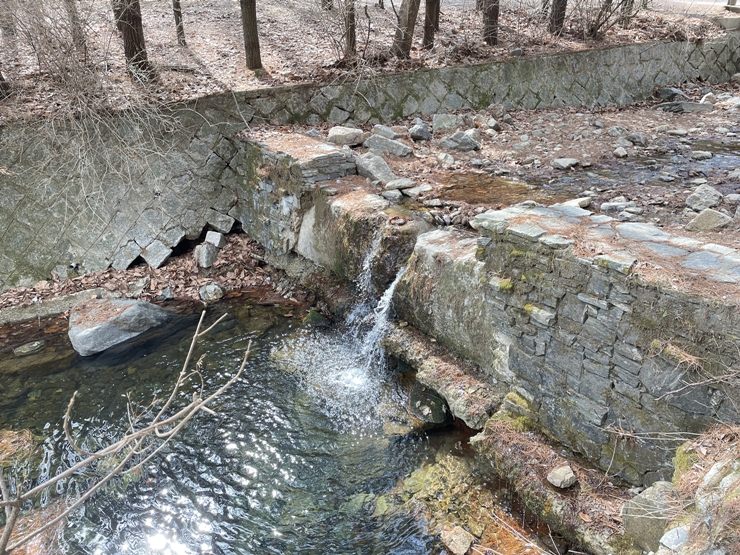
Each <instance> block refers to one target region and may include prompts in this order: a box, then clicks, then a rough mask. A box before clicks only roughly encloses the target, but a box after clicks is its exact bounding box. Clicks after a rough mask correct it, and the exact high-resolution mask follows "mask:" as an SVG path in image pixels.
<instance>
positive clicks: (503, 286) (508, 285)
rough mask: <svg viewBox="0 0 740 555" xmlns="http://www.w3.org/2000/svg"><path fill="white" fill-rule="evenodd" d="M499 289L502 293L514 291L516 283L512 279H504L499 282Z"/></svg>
mask: <svg viewBox="0 0 740 555" xmlns="http://www.w3.org/2000/svg"><path fill="white" fill-rule="evenodd" d="M498 288H499V289H500V290H501V291H512V290H513V289H514V282H513V281H511V279H510V278H504V279H502V280H501V281H500V282H499V284H498Z"/></svg>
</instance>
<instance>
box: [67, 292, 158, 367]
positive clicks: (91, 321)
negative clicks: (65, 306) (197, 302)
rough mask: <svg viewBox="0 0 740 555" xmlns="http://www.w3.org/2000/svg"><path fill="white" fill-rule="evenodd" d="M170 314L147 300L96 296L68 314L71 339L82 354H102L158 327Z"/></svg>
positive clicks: (75, 348) (76, 349)
mask: <svg viewBox="0 0 740 555" xmlns="http://www.w3.org/2000/svg"><path fill="white" fill-rule="evenodd" d="M169 318H170V313H169V312H168V311H166V310H164V309H162V308H159V307H158V306H155V305H153V304H151V303H147V302H144V301H134V300H128V299H93V300H91V301H87V302H84V303H82V304H79V305H77V306H75V307H74V308H73V309H72V312H71V313H70V315H69V332H68V335H69V339H70V341H71V342H72V347H74V350H75V351H77V352H78V353H79V354H80V355H82V356H83V357H85V356H90V355H94V354H96V353H101V352H103V351H105V350H106V349H109V348H111V347H113V346H114V345H118V344H119V343H123V342H124V341H128V340H129V339H132V338H134V337H136V336H138V335H141V334H142V333H144V332H145V331H147V330H149V329H151V328H154V327H157V326H159V325H161V324H163V323H164V322H166V321H167V320H169Z"/></svg>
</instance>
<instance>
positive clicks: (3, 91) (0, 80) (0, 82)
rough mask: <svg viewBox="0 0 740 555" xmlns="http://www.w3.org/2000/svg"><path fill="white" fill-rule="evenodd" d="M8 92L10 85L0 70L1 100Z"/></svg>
mask: <svg viewBox="0 0 740 555" xmlns="http://www.w3.org/2000/svg"><path fill="white" fill-rule="evenodd" d="M9 90H10V85H9V84H8V82H7V81H6V80H5V76H4V75H3V72H2V70H0V98H3V97H4V96H5V95H6V94H8V91H9Z"/></svg>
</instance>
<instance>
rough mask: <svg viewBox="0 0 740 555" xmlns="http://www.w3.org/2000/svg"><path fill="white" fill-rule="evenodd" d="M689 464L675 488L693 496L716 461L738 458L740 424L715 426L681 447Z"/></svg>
mask: <svg viewBox="0 0 740 555" xmlns="http://www.w3.org/2000/svg"><path fill="white" fill-rule="evenodd" d="M682 451H683V453H685V454H686V455H688V456H689V457H690V460H691V463H692V464H691V465H690V466H689V468H688V469H686V470H684V471H683V472H681V474H680V476H679V477H678V480H677V481H676V484H675V485H676V489H677V491H678V492H679V494H681V495H682V496H683V497H687V498H688V497H693V496H694V494H695V493H696V491H697V489H699V486H700V484H701V482H702V480H703V479H704V476H705V475H706V473H707V472H709V470H710V469H711V468H712V466H714V465H715V464H716V463H718V462H722V461H733V460H737V459H740V425H722V426H717V427H715V428H713V429H711V430H709V431H707V432H706V433H704V434H702V435H701V436H699V437H698V438H696V439H695V440H693V441H691V442H689V443H688V445H686V446H684V447H682Z"/></svg>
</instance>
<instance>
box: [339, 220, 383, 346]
mask: <svg viewBox="0 0 740 555" xmlns="http://www.w3.org/2000/svg"><path fill="white" fill-rule="evenodd" d="M382 241H383V229H382V228H379V229H378V230H376V232H375V235H374V236H373V240H372V242H371V243H370V248H369V249H368V251H367V253H366V254H365V258H364V259H363V261H362V269H361V270H360V275H358V276H357V279H356V280H355V285H356V286H357V295H358V300H357V302H356V303H355V306H354V307H353V308H352V310H350V312H349V314H347V318H346V319H345V322H346V323H347V327H348V328H349V329H350V330H351V331H352V333H353V334H354V335H355V337H358V336H359V333H360V329H359V328H360V327H361V326H362V323H363V321H364V320H365V318H367V316H368V315H369V313H370V309H371V306H372V305H371V302H370V301H371V299H372V297H373V293H374V292H375V287H374V286H373V262H375V259H376V258H377V257H378V254H379V253H380V243H381V242H382Z"/></svg>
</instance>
